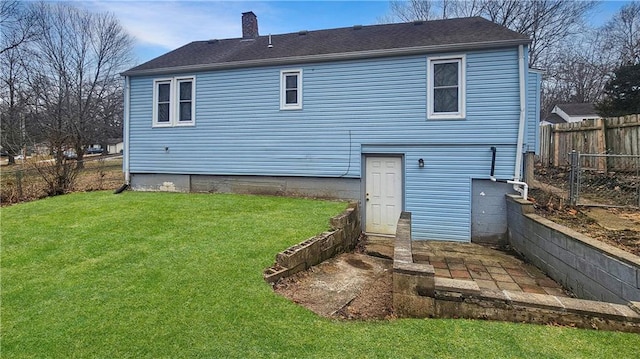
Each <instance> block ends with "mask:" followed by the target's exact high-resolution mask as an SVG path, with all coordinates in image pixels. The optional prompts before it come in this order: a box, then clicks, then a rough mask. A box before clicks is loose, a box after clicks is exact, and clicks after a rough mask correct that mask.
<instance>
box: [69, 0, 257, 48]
mask: <svg viewBox="0 0 640 359" xmlns="http://www.w3.org/2000/svg"><path fill="white" fill-rule="evenodd" d="M81 4H83V5H84V6H86V7H87V8H88V9H89V10H91V11H109V12H112V13H114V14H115V15H116V17H117V18H118V19H119V20H120V22H121V23H122V25H123V26H124V27H125V29H126V30H127V31H128V32H129V33H130V34H131V35H132V36H134V37H135V38H136V40H137V41H138V42H139V43H140V44H141V45H146V46H161V47H163V48H166V49H175V48H177V47H179V46H182V45H184V44H187V43H189V42H191V41H195V40H208V39H213V38H218V39H222V38H234V37H240V36H242V26H241V13H242V12H244V11H250V10H254V9H252V7H253V8H256V7H263V6H264V4H259V3H243V2H217V1H154V2H150V1H94V2H90V3H81ZM254 11H255V10H254Z"/></svg>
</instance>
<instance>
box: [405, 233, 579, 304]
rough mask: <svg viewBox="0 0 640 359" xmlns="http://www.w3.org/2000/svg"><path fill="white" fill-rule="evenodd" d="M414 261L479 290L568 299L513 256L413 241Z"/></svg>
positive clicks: (468, 245)
mask: <svg viewBox="0 0 640 359" xmlns="http://www.w3.org/2000/svg"><path fill="white" fill-rule="evenodd" d="M412 247H413V260H414V262H417V263H427V264H431V265H432V266H433V267H434V269H435V272H436V273H435V275H436V277H443V278H453V279H463V280H473V281H475V282H476V283H477V284H478V286H479V287H480V288H481V289H494V290H508V291H514V292H525V293H536V294H549V295H555V296H562V297H567V296H568V295H567V293H566V292H565V291H564V290H563V288H562V287H561V286H560V285H559V284H558V283H556V282H555V281H553V280H552V279H550V278H549V277H547V276H546V275H545V274H544V273H543V272H541V271H540V270H539V269H538V268H536V267H535V266H533V265H531V264H528V263H525V262H523V261H522V260H520V259H519V258H517V257H515V256H514V255H510V254H508V253H506V252H503V251H498V250H495V249H491V248H487V247H484V246H481V245H478V244H474V243H457V242H444V241H414V242H413V243H412Z"/></svg>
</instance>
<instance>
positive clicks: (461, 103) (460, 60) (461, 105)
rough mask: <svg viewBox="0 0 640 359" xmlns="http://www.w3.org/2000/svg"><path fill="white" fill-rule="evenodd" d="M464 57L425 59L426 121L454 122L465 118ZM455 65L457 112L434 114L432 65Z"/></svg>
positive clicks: (451, 56)
mask: <svg viewBox="0 0 640 359" xmlns="http://www.w3.org/2000/svg"><path fill="white" fill-rule="evenodd" d="M466 60H467V59H466V56H465V55H450V56H433V57H429V58H428V59H427V119H430V120H455V119H464V118H466V102H467V101H466V100H467V91H466V82H467V80H466V79H467V77H466V67H467V66H466V63H467V61H466ZM445 63H456V64H457V65H458V111H455V112H435V110H434V65H436V64H445Z"/></svg>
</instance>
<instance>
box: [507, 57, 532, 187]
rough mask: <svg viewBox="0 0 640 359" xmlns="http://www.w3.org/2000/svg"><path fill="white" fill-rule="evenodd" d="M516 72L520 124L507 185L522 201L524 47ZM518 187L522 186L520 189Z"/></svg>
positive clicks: (524, 117) (524, 113)
mask: <svg viewBox="0 0 640 359" xmlns="http://www.w3.org/2000/svg"><path fill="white" fill-rule="evenodd" d="M518 70H519V71H518V72H519V80H520V123H519V125H518V142H517V144H516V164H515V168H514V174H513V181H508V182H507V183H511V184H513V189H514V190H516V191H518V192H519V193H520V194H522V197H523V198H524V199H526V198H527V190H528V186H527V184H526V183H524V182H521V181H520V175H521V173H522V148H523V145H524V126H525V124H526V100H527V98H526V93H525V91H526V86H525V64H524V47H523V46H522V45H519V46H518ZM519 186H523V188H520V187H519Z"/></svg>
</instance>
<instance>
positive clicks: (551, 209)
mask: <svg viewBox="0 0 640 359" xmlns="http://www.w3.org/2000/svg"><path fill="white" fill-rule="evenodd" d="M529 199H530V200H531V201H532V202H534V208H535V209H536V214H538V215H540V216H542V217H545V218H547V219H549V220H551V221H553V222H556V223H558V224H561V225H563V226H566V227H569V228H571V229H573V230H575V231H576V232H579V233H582V234H585V235H587V236H589V237H591V238H593V239H597V240H600V241H602V242H605V243H607V244H610V245H613V246H615V247H617V248H620V249H622V250H624V251H627V252H629V253H632V254H635V255H640V211H638V210H633V209H624V208H597V207H592V208H589V207H573V206H569V205H568V204H567V202H566V200H565V199H564V198H562V197H561V196H558V195H555V194H552V193H549V192H547V191H542V190H539V189H533V190H531V192H530V198H529Z"/></svg>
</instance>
